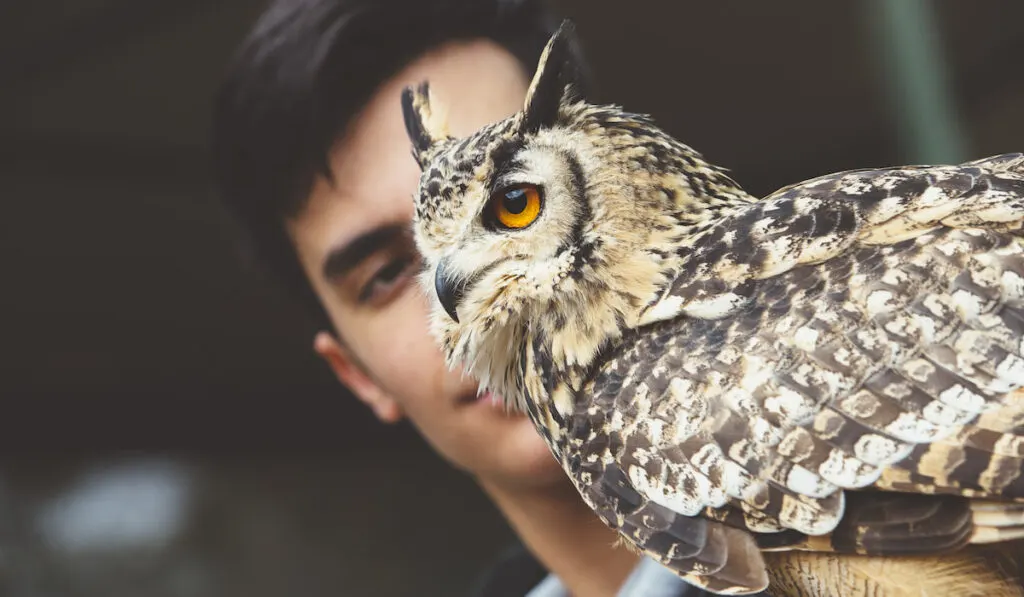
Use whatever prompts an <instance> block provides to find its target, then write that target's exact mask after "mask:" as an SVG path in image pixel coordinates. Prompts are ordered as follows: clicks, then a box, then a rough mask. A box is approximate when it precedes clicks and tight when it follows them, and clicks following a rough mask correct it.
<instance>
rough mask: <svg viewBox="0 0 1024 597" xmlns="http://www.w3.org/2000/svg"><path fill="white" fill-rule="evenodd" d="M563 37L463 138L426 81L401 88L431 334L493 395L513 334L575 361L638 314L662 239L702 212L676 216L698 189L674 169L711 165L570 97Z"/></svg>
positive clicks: (643, 121)
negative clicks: (501, 110)
mask: <svg viewBox="0 0 1024 597" xmlns="http://www.w3.org/2000/svg"><path fill="white" fill-rule="evenodd" d="M574 43H575V40H574V38H573V33H572V28H571V25H570V24H569V23H568V22H564V23H563V24H562V26H561V27H560V28H559V30H558V31H557V32H556V33H555V35H553V36H552V38H551V40H550V41H549V42H548V44H547V47H546V48H545V50H544V52H543V54H542V55H541V58H540V62H539V65H538V68H537V71H536V73H535V75H534V77H533V80H532V82H531V84H530V86H529V89H528V91H527V95H526V98H525V102H524V105H523V107H522V109H521V110H520V111H519V112H518V113H516V114H514V115H512V116H510V117H508V118H506V119H504V120H501V121H498V122H496V123H493V124H491V125H488V126H486V127H483V128H482V129H480V130H478V131H477V132H476V133H474V134H473V135H471V136H469V137H466V138H460V139H456V138H453V137H452V136H450V135H449V134H448V132H447V130H446V128H445V124H444V122H443V121H442V120H441V119H440V118H439V117H438V112H439V110H437V107H436V106H432V105H431V102H430V89H429V85H428V83H427V82H424V83H421V84H420V85H419V86H417V87H416V88H407V89H406V90H405V91H404V93H403V97H402V108H403V113H404V116H405V122H406V128H407V130H408V134H409V137H410V139H411V140H412V144H413V155H414V157H415V158H416V160H417V162H418V163H419V165H420V168H421V170H422V177H421V179H420V185H419V192H418V194H417V196H416V197H415V215H414V221H413V222H414V238H415V242H416V243H417V246H418V249H419V251H420V252H421V253H422V255H423V258H424V262H425V263H424V271H423V278H422V284H423V287H424V289H425V290H427V292H428V293H429V294H430V295H431V304H432V305H433V307H434V308H433V313H432V316H431V319H432V321H431V323H432V328H433V331H434V333H435V334H436V336H437V337H438V338H439V340H440V342H441V345H442V347H443V349H444V352H445V354H446V357H447V359H448V363H449V366H455V365H457V364H458V365H462V366H463V367H465V368H467V369H468V370H469V372H470V373H471V374H472V375H473V376H474V377H476V378H477V379H478V380H479V381H480V382H481V383H482V389H493V390H495V391H497V392H499V393H502V394H503V395H506V394H507V393H508V392H513V393H514V392H515V390H516V386H517V384H516V382H515V378H516V375H517V372H518V358H520V353H521V351H522V345H523V343H524V342H540V343H542V344H544V345H546V346H547V347H548V348H549V350H550V353H551V356H552V359H553V362H554V365H555V366H556V367H560V368H569V367H573V366H580V365H582V366H586V365H587V364H588V363H589V362H591V360H592V359H593V357H594V356H595V354H596V352H597V351H598V350H599V349H600V347H601V345H602V344H603V343H604V342H605V341H607V340H608V339H609V338H612V337H614V336H616V335H617V334H620V333H621V332H622V331H623V329H624V328H626V327H629V326H631V325H633V324H634V322H635V321H636V320H637V318H638V317H639V313H640V311H641V310H642V309H643V308H644V307H645V306H647V305H649V304H650V303H651V302H652V300H653V299H654V298H655V296H656V293H657V290H658V287H659V286H660V285H662V284H663V283H664V281H665V276H666V271H665V270H666V260H667V259H670V258H671V256H670V255H667V254H666V253H665V250H666V247H669V246H673V245H672V243H674V242H677V241H678V239H679V231H680V226H681V225H683V224H686V223H687V221H688V220H687V218H690V219H691V220H692V219H693V218H696V217H697V216H696V215H695V214H696V213H697V212H699V211H701V210H702V209H703V207H701V208H700V209H697V206H698V204H700V203H701V202H700V201H691V203H693V205H694V209H693V210H689V211H692V212H693V213H684V212H688V210H687V209H685V205H687V201H688V200H689V199H692V198H693V197H692V195H693V193H694V192H695V191H694V189H696V188H697V187H695V186H694V180H692V179H690V178H689V177H688V176H687V175H686V174H685V172H684V170H688V171H691V172H704V174H701V176H703V178H702V179H701V180H698V181H697V182H698V183H699V185H703V186H700V188H702V189H705V190H706V189H711V188H713V187H714V184H712V182H713V181H712V182H708V181H711V179H710V178H708V176H709V174H708V173H710V176H711V178H714V176H717V174H716V173H717V170H715V169H714V168H713V167H711V166H709V165H707V164H705V163H704V162H703V161H701V159H700V156H699V155H698V154H697V153H695V152H693V151H692V150H691V149H689V148H688V147H686V146H684V145H681V144H679V143H678V142H676V141H675V140H673V139H672V138H670V137H669V136H668V135H666V134H664V133H663V132H661V131H660V130H658V129H657V128H656V127H655V126H654V125H653V124H652V123H651V121H650V120H649V119H647V118H646V117H644V116H642V115H637V114H631V113H627V112H624V111H622V110H620V109H618V108H617V107H615V106H597V105H593V104H589V103H587V102H586V101H585V100H584V99H583V98H581V97H579V95H578V94H577V91H576V85H574V81H575V77H576V73H577V72H578V71H577V70H576V69H575V66H574V60H573V55H574V54H573V52H572V51H571V49H572V44H574ZM684 195H685V197H684ZM681 206H684V207H681ZM694 221H696V220H694ZM691 223H692V222H691ZM669 253H672V251H671V250H669Z"/></svg>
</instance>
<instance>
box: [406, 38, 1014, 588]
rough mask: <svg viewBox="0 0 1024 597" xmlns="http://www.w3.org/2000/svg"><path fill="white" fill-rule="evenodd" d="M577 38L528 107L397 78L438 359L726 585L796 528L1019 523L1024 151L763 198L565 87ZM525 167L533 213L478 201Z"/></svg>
mask: <svg viewBox="0 0 1024 597" xmlns="http://www.w3.org/2000/svg"><path fill="white" fill-rule="evenodd" d="M567 39H568V37H567V30H566V29H563V30H562V31H561V32H560V33H559V34H557V35H556V36H555V37H554V38H553V39H552V41H551V43H550V44H549V46H548V49H547V50H546V51H545V54H544V56H543V57H542V59H541V65H540V67H539V69H538V73H537V75H536V76H535V78H534V81H533V83H532V85H531V88H530V91H529V93H528V97H527V100H526V104H525V106H524V109H523V110H522V111H521V112H520V113H518V114H516V115H514V116H512V117H509V118H507V119H505V120H502V121H500V122H497V123H494V124H492V125H490V126H487V127H483V128H482V129H481V130H480V131H478V132H477V133H476V134H474V135H471V136H469V137H466V138H463V139H455V138H452V137H451V136H449V135H448V134H447V132H446V131H445V130H444V125H443V123H439V122H437V119H436V117H435V116H434V115H433V113H432V112H431V110H430V101H429V87H428V86H427V85H426V84H424V85H421V86H420V87H418V88H417V89H415V90H413V89H409V90H407V92H406V95H405V97H404V99H403V107H404V110H405V116H406V123H407V126H408V128H409V133H410V138H411V139H412V140H413V147H414V155H415V157H416V159H417V160H418V162H419V163H420V165H421V167H422V169H423V177H422V180H421V184H420V189H419V193H418V194H417V197H416V200H415V201H416V212H415V221H414V226H415V238H416V242H417V245H418V246H419V248H420V250H421V252H422V253H423V255H424V258H425V262H426V267H425V269H424V286H425V287H426V288H429V289H435V288H436V289H437V292H438V293H442V291H443V293H444V294H445V298H446V300H448V301H449V303H451V301H455V303H454V304H448V305H446V308H444V309H442V308H441V306H440V304H439V303H437V302H435V305H436V306H437V308H436V309H434V311H433V313H432V318H431V325H432V329H433V330H434V332H435V334H436V335H437V337H438V340H439V343H440V344H441V346H442V348H443V349H444V352H445V355H446V358H447V359H448V362H449V364H450V365H451V366H456V365H459V366H462V367H464V368H465V369H466V370H467V371H468V372H469V373H470V374H471V375H473V376H475V377H476V378H477V379H479V380H480V382H481V386H482V388H483V389H492V390H494V391H496V392H498V393H499V394H501V395H502V396H503V397H504V398H505V400H506V401H507V403H508V405H509V407H510V408H517V409H520V410H523V411H525V412H527V413H529V415H530V417H531V418H532V420H533V421H534V423H535V424H536V426H537V429H538V431H539V432H540V433H541V434H542V435H543V436H544V438H545V439H546V441H547V442H548V444H549V446H550V447H551V450H552V453H553V454H554V455H555V457H556V458H557V459H558V460H559V462H561V464H562V466H563V467H564V468H565V471H566V473H567V475H568V476H569V478H570V479H571V480H572V481H573V483H574V484H575V486H576V488H577V489H578V490H579V492H580V495H581V496H582V498H583V500H584V501H585V502H586V503H587V504H588V505H589V506H590V507H591V508H592V509H593V510H594V511H595V513H596V514H597V515H598V516H599V517H600V518H601V519H602V520H604V521H605V523H607V524H608V525H609V526H611V527H612V528H615V529H617V530H618V531H619V533H620V534H621V535H622V536H623V537H624V538H625V539H626V540H627V541H628V542H629V543H630V544H632V545H634V546H635V547H637V548H638V549H640V550H642V551H643V552H644V553H646V554H647V555H649V556H650V557H652V558H654V559H656V560H658V561H660V562H662V563H663V564H665V565H666V566H668V567H669V568H671V569H673V570H675V571H676V572H677V573H679V574H680V575H682V576H683V577H684V578H686V579H687V580H689V581H690V582H692V583H693V584H696V585H699V586H702V587H706V588H707V589H709V590H711V591H714V592H720V593H723V594H744V593H750V592H754V591H758V590H761V589H763V588H765V586H767V585H768V583H769V577H770V576H771V574H770V570H769V567H768V566H767V565H766V562H770V561H777V558H778V557H779V556H778V554H780V553H786V552H796V551H811V552H819V553H827V554H833V556H835V557H840V556H842V555H844V554H845V555H849V556H851V557H853V555H855V554H856V555H857V556H859V557H867V558H881V560H879V561H882V562H885V561H886V559H887V558H889V559H891V558H907V557H911V556H913V557H918V558H921V557H925V558H928V557H930V558H940V559H939V560H934V561H942V560H941V558H942V557H951V558H952V557H959V556H956V555H955V554H959V553H961V552H962V551H963V550H964V549H965V548H966V546H968V545H978V544H989V543H992V544H997V545H998V544H1001V542H1004V541H1008V540H1011V539H1016V538H1020V537H1022V536H1024V504H1022V502H1024V395H1022V394H1021V393H1019V392H1018V390H1020V389H1021V388H1022V387H1024V344H1022V342H1024V239H1022V234H1021V226H1022V223H1024V154H1007V155H1002V156H995V157H991V158H987V159H983V160H978V161H975V162H971V163H967V164H961V165H952V166H907V167H896V168H877V169H864V170H858V171H850V172H841V173H837V174H831V175H828V176H822V177H820V178H816V179H813V180H809V181H805V182H802V183H799V184H796V185H792V186H790V187H786V188H784V189H781V190H779V191H778V192H776V193H773V194H771V195H770V196H768V197H765V198H763V199H760V200H758V199H756V198H754V197H751V196H750V195H748V194H747V193H746V192H744V191H743V190H742V189H741V188H740V187H739V185H737V184H736V183H735V182H734V181H733V180H732V179H731V178H729V177H728V175H727V174H726V173H725V172H724V171H723V170H722V169H721V168H718V167H716V166H714V165H712V164H710V163H709V162H707V161H706V160H705V159H704V158H703V157H702V156H701V155H700V154H699V153H698V152H696V151H694V150H693V149H691V148H689V147H687V146H686V145H683V144H682V143H680V142H678V141H677V140H675V139H672V138H671V137H670V136H668V135H667V134H665V133H664V132H663V131H661V130H660V129H658V128H657V127H656V126H655V125H654V123H653V122H652V121H651V120H650V119H648V118H646V117H644V116H640V115H635V114H631V113H628V112H624V111H622V110H621V109H619V108H617V107H615V106H596V105H591V104H588V103H586V102H585V101H582V100H581V99H579V98H577V97H575V96H574V95H573V87H572V85H571V83H572V78H571V75H572V72H571V69H569V68H568V64H567V63H566V62H565V54H566V52H565V44H567V43H568V41H567ZM516 184H529V185H533V186H535V187H537V188H539V189H541V190H542V191H543V193H544V197H545V199H544V201H545V204H544V208H543V212H542V213H541V215H540V216H539V217H538V219H537V220H536V223H533V224H530V225H529V226H528V227H525V228H524V229H522V230H499V229H495V228H494V227H493V226H488V225H487V223H486V211H487V209H488V205H489V203H488V202H489V201H490V200H491V199H490V198H491V197H492V196H494V194H495V192H497V191H499V190H501V189H503V188H508V186H509V185H516ZM456 291H457V292H456ZM453 297H455V298H453ZM449 308H450V309H454V310H448V309H449ZM765 554H773V555H772V556H771V558H768V559H766V555H765ZM830 557H832V556H830ZM815 561H819V562H825V561H826V560H824V559H820V560H815ZM827 561H828V562H830V564H829V565H832V563H834V562H835V561H836V560H827ZM838 561H839V562H840V564H841V562H842V560H841V558H840V559H839V560H838ZM950 561H952V560H950ZM802 565H803V564H800V566H802ZM823 565H824V564H823ZM858 565H859V564H858ZM887 565H888V564H884V565H883V568H884V567H885V566H887ZM800 566H795V567H792V566H791V567H789V568H787V570H799V569H802V568H800ZM851 570H853V568H851ZM949 570H963V568H958V567H956V566H954V567H951V568H949ZM851 574H852V572H851ZM996 576H998V574H997V575H996ZM783 577H785V578H787V579H789V580H785V582H786V583H788V582H790V580H792V579H791V578H790V577H789V576H786V575H782V576H778V575H776V578H780V579H781V578H783ZM826 584H827V583H826ZM822 586H826V585H822ZM827 586H833V585H827ZM950 586H953V585H950ZM986 586H987V587H988V590H990V591H991V592H993V594H998V590H995V589H993V586H991V585H986ZM812 590H813V589H808V588H806V587H804V588H802V589H799V590H798V589H794V591H795V592H796V593H801V591H812Z"/></svg>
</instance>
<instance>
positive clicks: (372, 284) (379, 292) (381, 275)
mask: <svg viewBox="0 0 1024 597" xmlns="http://www.w3.org/2000/svg"><path fill="white" fill-rule="evenodd" d="M415 265H416V260H415V259H411V258H409V257H399V258H395V259H393V260H391V261H388V262H387V263H385V264H384V266H383V267H381V268H380V269H379V270H377V271H376V272H375V273H374V274H373V276H371V277H370V279H369V281H368V282H367V283H366V285H365V286H363V288H362V289H361V290H360V291H359V302H360V303H367V302H377V301H381V300H384V299H387V298H390V294H391V293H393V292H394V291H395V290H397V289H398V288H400V287H401V285H403V284H405V282H406V281H407V280H408V278H409V275H410V274H411V273H412V272H413V271H414V268H415Z"/></svg>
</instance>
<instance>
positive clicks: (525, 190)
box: [491, 184, 541, 230]
mask: <svg viewBox="0 0 1024 597" xmlns="http://www.w3.org/2000/svg"><path fill="white" fill-rule="evenodd" d="M540 195H541V193H540V189H539V188H538V187H536V186H534V185H530V184H523V185H516V186H514V187H506V188H504V189H502V190H500V191H498V192H497V193H495V194H494V195H492V196H491V211H492V212H493V213H494V219H495V220H497V223H498V224H500V225H501V226H503V227H505V228H510V229H512V230H518V229H521V228H526V227H527V226H529V225H530V224H532V223H533V222H534V221H535V220H536V219H537V216H539V215H540V207H541V196H540Z"/></svg>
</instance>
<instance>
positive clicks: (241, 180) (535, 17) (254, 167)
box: [212, 0, 585, 325]
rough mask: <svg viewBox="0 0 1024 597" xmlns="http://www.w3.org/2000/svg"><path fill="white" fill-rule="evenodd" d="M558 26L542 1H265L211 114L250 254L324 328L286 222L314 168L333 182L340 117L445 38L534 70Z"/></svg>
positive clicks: (219, 171) (346, 117) (218, 168)
mask: <svg viewBox="0 0 1024 597" xmlns="http://www.w3.org/2000/svg"><path fill="white" fill-rule="evenodd" d="M558 24H559V20H558V19H557V18H555V16H554V15H553V14H551V13H550V12H549V11H548V10H547V6H546V4H545V2H544V1H543V0H275V1H274V2H272V3H271V4H270V5H269V6H268V8H267V9H266V11H265V12H264V13H263V15H262V16H261V17H260V19H259V20H258V21H257V22H256V24H255V26H254V28H253V29H252V31H251V32H250V33H249V35H248V37H247V38H246V39H245V40H244V42H243V43H242V45H241V47H240V48H239V49H238V51H237V53H236V54H235V56H234V57H233V59H232V61H231V63H230V64H229V68H228V71H227V74H226V76H225V79H224V81H223V83H222V87H221V89H220V92H219V94H218V97H217V101H216V106H215V111H214V119H213V140H212V145H213V153H214V168H215V176H216V179H217V184H218V187H219V191H220V195H221V198H222V199H223V201H224V204H225V205H226V207H227V208H228V211H229V213H230V215H231V216H232V219H233V220H234V223H235V224H237V225H238V227H239V229H240V232H241V234H242V235H243V239H242V240H243V242H244V243H245V247H246V248H247V249H248V253H249V257H250V258H251V259H254V260H255V262H256V263H257V264H259V265H261V266H262V269H264V270H265V271H266V272H267V273H269V274H270V275H271V276H273V277H274V278H276V279H277V280H278V281H279V282H281V283H282V284H283V285H284V287H285V288H286V289H287V290H288V291H290V292H292V293H294V294H295V296H296V298H298V299H299V301H300V302H301V303H303V304H304V305H305V307H306V308H307V311H308V312H309V313H310V314H313V315H314V316H315V317H316V318H317V319H318V320H319V323H320V324H321V325H326V324H327V323H328V320H327V318H326V316H325V313H324V311H323V308H322V306H321V305H320V302H319V300H317V298H316V295H315V293H314V292H313V290H312V287H311V286H310V284H309V282H308V280H307V279H306V277H305V275H304V274H303V271H302V268H301V267H300V265H299V262H298V259H297V257H296V254H295V250H294V247H293V245H292V243H291V241H290V239H289V238H288V235H287V233H286V231H285V227H284V226H285V221H286V219H287V218H289V217H291V216H294V215H296V214H297V213H298V212H299V211H300V210H301V209H302V208H303V207H304V203H305V199H306V197H307V196H308V194H309V192H310V190H311V188H312V185H313V183H314V181H315V180H316V178H317V176H318V175H323V176H325V177H326V178H327V179H328V180H331V172H330V168H329V165H328V163H329V161H328V155H329V152H330V149H331V147H332V146H333V145H334V143H335V142H336V140H337V138H338V137H339V136H340V135H341V134H342V133H343V132H344V130H345V128H346V127H347V125H348V124H349V122H350V121H351V120H352V119H353V118H354V117H355V116H356V115H357V114H358V113H359V112H360V111H361V110H362V108H363V106H364V105H365V104H366V103H367V102H368V101H369V100H370V98H371V97H372V95H373V94H374V93H375V92H376V90H377V88H378V87H379V86H380V85H381V84H382V83H383V82H384V81H385V80H387V79H388V78H390V77H392V76H394V75H395V74H396V73H397V72H398V71H399V70H401V69H402V68H403V67H405V66H406V65H407V64H408V63H409V62H411V61H413V60H414V59H416V58H417V57H419V56H420V55H422V54H424V53H425V52H427V51H429V50H431V49H432V48H434V47H436V46H438V45H441V44H443V43H446V42H450V41H456V40H466V39H479V38H484V39H490V40H492V41H494V42H496V43H498V44H500V45H501V46H503V47H504V48H506V49H507V50H508V51H509V52H510V53H512V54H513V55H514V56H515V57H516V58H517V59H518V60H519V62H520V63H521V64H522V66H523V68H524V70H525V71H526V73H527V76H528V77H529V76H532V74H533V70H534V68H535V67H536V65H537V62H538V60H539V59H540V54H541V52H542V51H543V48H544V45H545V44H546V42H547V40H548V38H549V37H550V35H551V34H552V33H553V32H554V31H555V30H556V29H557V27H558ZM580 68H583V65H582V62H581V64H580ZM584 84H585V79H584ZM395 109H396V110H399V109H400V107H399V104H398V102H397V100H396V102H395ZM410 159H411V158H410Z"/></svg>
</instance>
